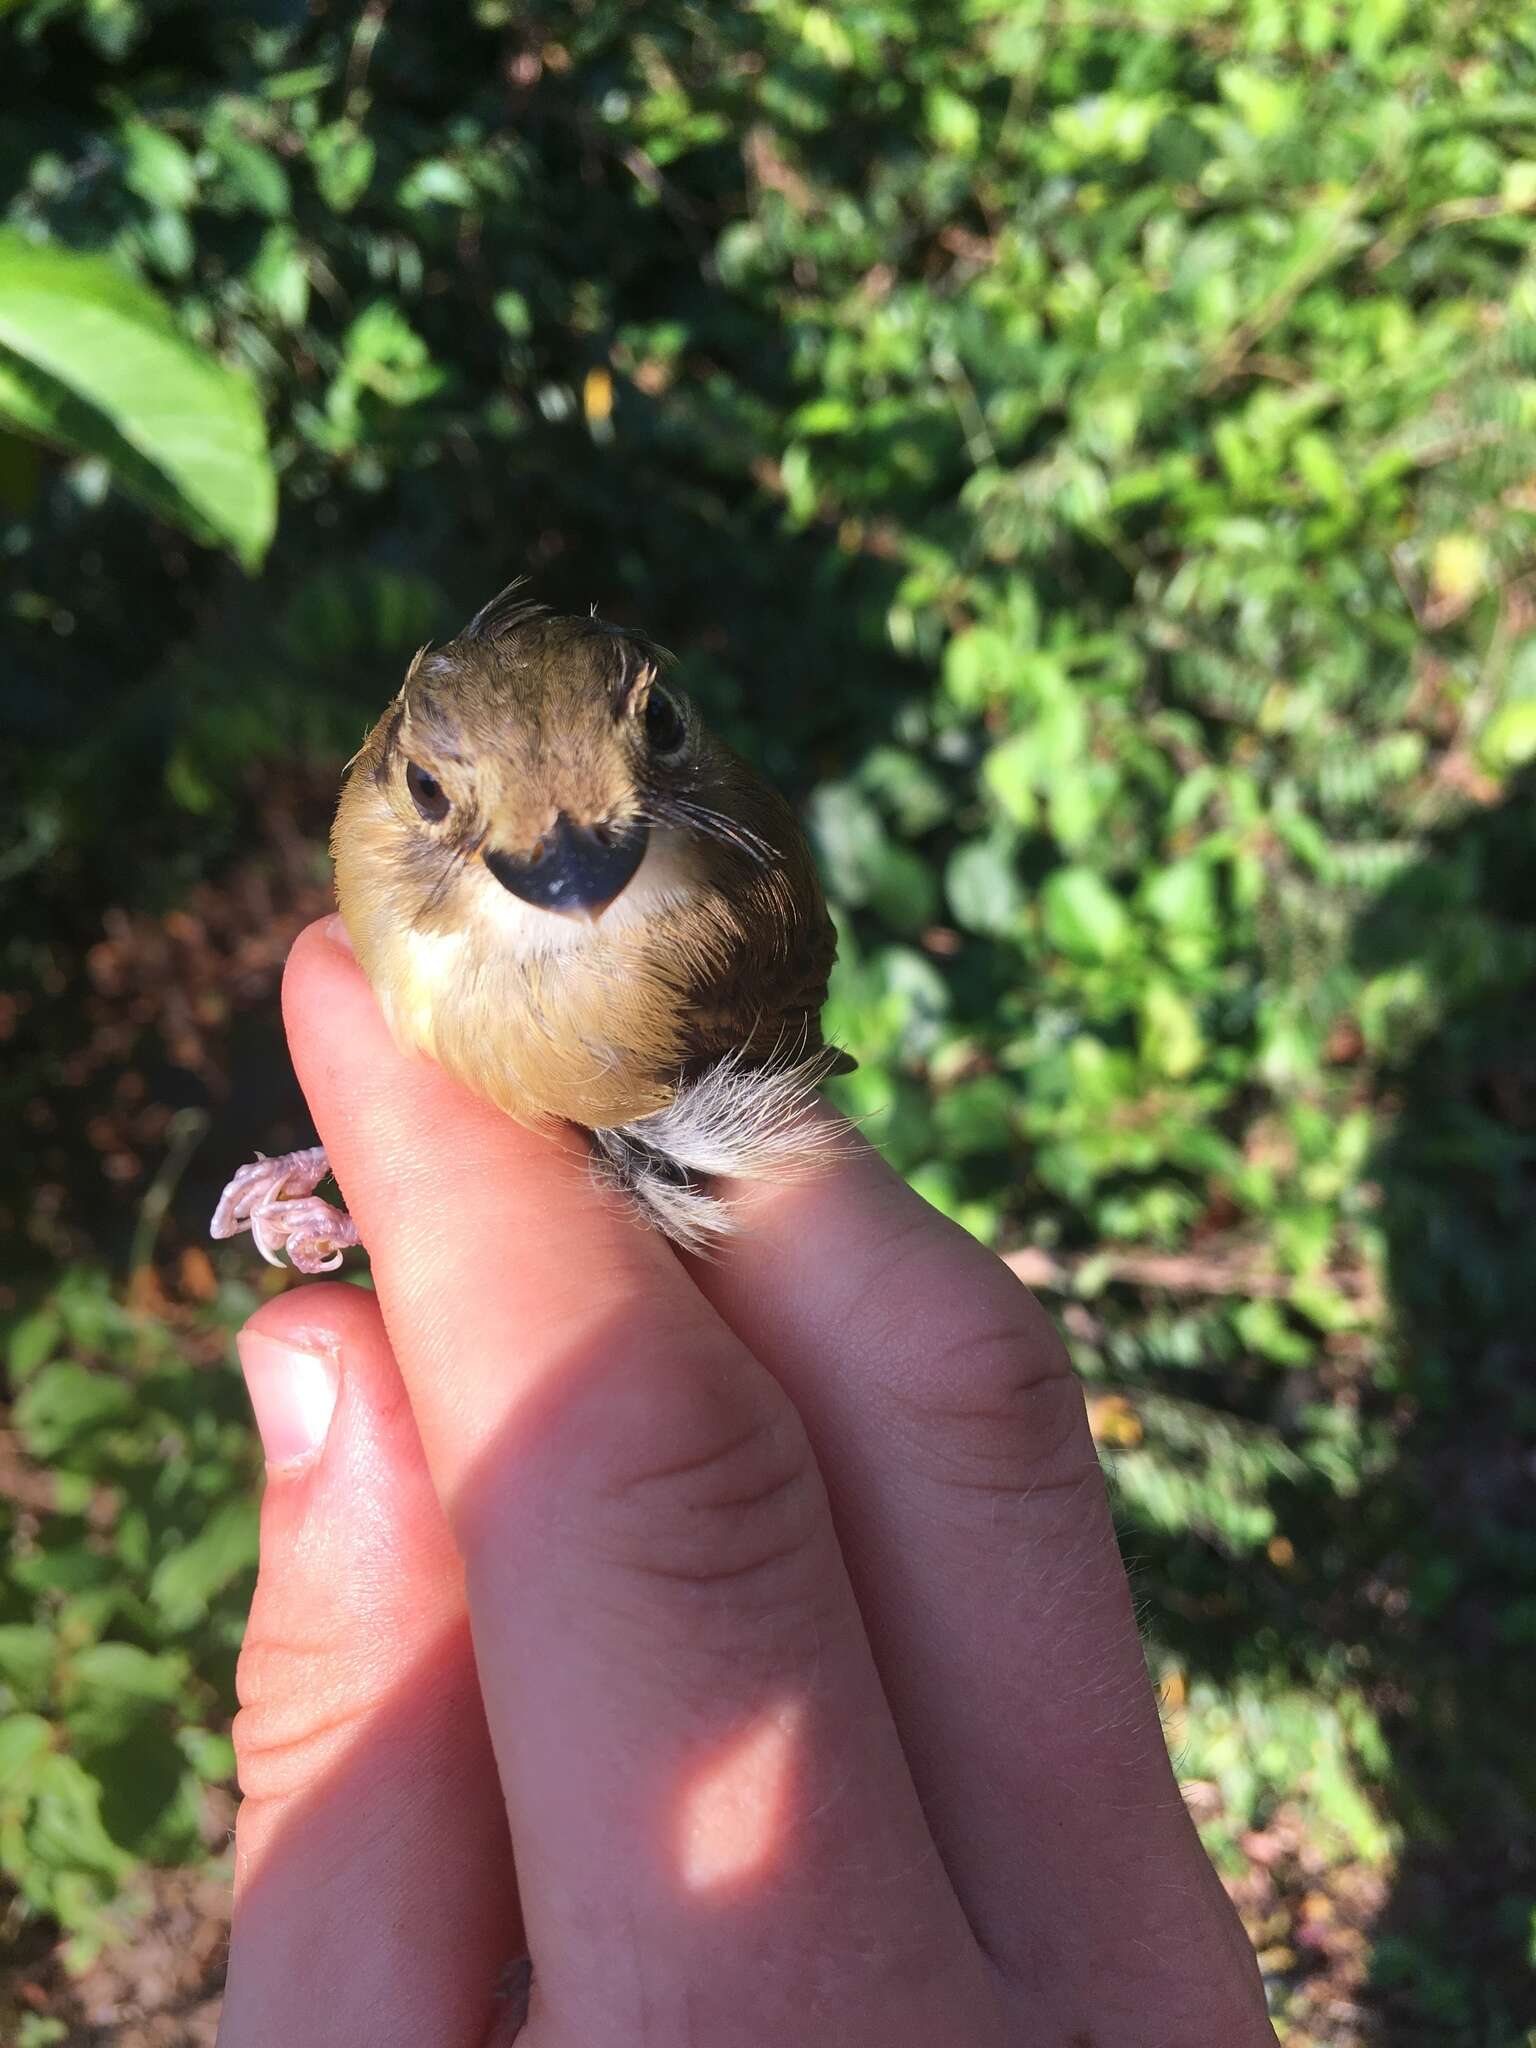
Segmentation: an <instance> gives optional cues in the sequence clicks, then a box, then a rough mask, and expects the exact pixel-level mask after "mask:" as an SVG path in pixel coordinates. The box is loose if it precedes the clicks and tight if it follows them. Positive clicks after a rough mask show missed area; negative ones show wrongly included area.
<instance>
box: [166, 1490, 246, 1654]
mask: <svg viewBox="0 0 1536 2048" xmlns="http://www.w3.org/2000/svg"><path fill="white" fill-rule="evenodd" d="M256 1527H257V1506H256V1502H255V1501H254V1500H247V1499H237V1500H230V1501H225V1502H224V1504H223V1505H222V1506H221V1507H218V1508H216V1509H215V1510H214V1512H213V1513H212V1514H211V1515H210V1516H209V1518H208V1520H207V1522H206V1523H204V1525H203V1527H202V1528H201V1529H199V1530H198V1532H197V1534H196V1535H195V1536H193V1537H192V1538H191V1539H190V1540H189V1541H188V1542H186V1543H183V1544H182V1545H181V1546H180V1547H179V1548H177V1549H174V1550H169V1551H167V1553H166V1554H165V1556H164V1557H163V1558H162V1559H161V1560H160V1562H159V1564H158V1565H157V1566H156V1567H155V1571H154V1576H153V1577H152V1578H151V1580H150V1582H149V1597H150V1599H151V1600H152V1601H153V1602H154V1604H155V1606H156V1607H158V1608H159V1610H160V1612H161V1613H162V1614H163V1615H164V1616H165V1619H166V1622H167V1623H168V1625H169V1626H170V1627H172V1628H176V1629H181V1628H188V1627H190V1626H191V1625H192V1624H193V1623H194V1622H196V1621H197V1620H199V1619H200V1618H201V1617H202V1616H203V1615H204V1614H206V1612H207V1611H208V1603H209V1601H210V1600H211V1599H212V1598H213V1596H214V1595H215V1594H216V1593H220V1592H222V1591H223V1589H224V1588H225V1587H226V1586H227V1585H229V1584H230V1583H231V1581H232V1580H234V1579H236V1578H237V1577H238V1576H239V1575H240V1573H242V1572H244V1571H247V1570H249V1569H250V1568H251V1567H252V1566H254V1564H255V1562H256Z"/></svg>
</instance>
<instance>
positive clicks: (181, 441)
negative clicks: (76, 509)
mask: <svg viewBox="0 0 1536 2048" xmlns="http://www.w3.org/2000/svg"><path fill="white" fill-rule="evenodd" d="M0 414H5V415H8V416H9V417H10V418H11V419H13V420H15V422H16V423H17V424H18V425H19V426H21V427H24V428H26V429H27V430H28V431H29V432H32V433H36V434H40V435H42V436H43V437H45V438H46V439H49V440H53V441H57V442H60V443H61V444H62V445H63V446H65V447H67V448H73V449H76V450H78V451H79V452H80V453H82V454H88V455H98V456H101V457H103V458H105V460H106V461H107V462H108V464H109V465H110V467H111V469H112V473H113V476H114V478H115V480H116V481H117V482H118V483H120V484H121V485H122V487H123V488H124V489H125V490H127V491H129V492H130V493H132V494H133V495H134V496H136V497H138V498H140V499H141V500H142V501H144V502H145V503H147V504H149V505H151V506H152V507H153V508H154V509H155V510H156V511H158V512H161V513H163V514H164V515H165V516H166V517H167V518H170V519H173V520H174V521H175V522H176V523H177V524H178V525H181V526H182V527H184V528H185V529H186V530H187V531H188V532H190V533H192V534H194V535H195V536H196V537H198V538H200V539H206V540H210V541H216V542H222V543H223V544H225V545H227V546H228V547H230V548H231V549H232V550H233V551H234V552H235V554H237V555H238V556H239V558H240V560H241V561H242V562H243V563H244V564H245V566H246V567H247V568H254V567H255V566H256V564H257V563H258V562H259V561H260V560H261V558H262V556H263V555H264V554H265V553H266V549H267V545H268V543H269V541H270V540H271V538H272V530H273V526H274V523H275V519H276V504H277V497H276V482H275V479H274V476H273V472H272V465H271V462H270V460H269V459H268V455H267V447H266V435H265V432H264V429H263V427H262V421H261V413H260V409H259V407H258V405H257V403H256V396H255V393H254V391H253V390H252V388H251V385H250V383H249V381H248V380H247V379H246V378H245V377H244V376H243V375H242V374H241V373H239V372H238V371H234V370H230V369H227V368H226V367H225V366H224V365H223V364H222V363H220V362H218V361H217V360H216V359H214V358H212V357H210V356H209V355H208V354H207V353H206V351H202V350H199V349H197V348H195V347H194V346H193V344H192V343H191V342H190V341H188V340H187V339H186V338H185V337H184V336H183V335H182V334H181V333H180V332H179V331H178V330H177V328H176V326H175V324H174V322H173V321H172V319H171V316H170V314H169V312H168V311H167V309H166V308H165V306H163V305H162V304H161V302H160V301H159V300H158V299H157V298H155V296H154V295H153V294H152V293H151V292H149V291H147V290H146V289H145V287H144V286H143V285H141V284H137V283H135V282H134V280H133V279H131V278H129V277H127V276H125V275H124V274H123V273H122V272H121V271H119V270H117V269H116V268H115V267H114V266H113V265H112V264H110V263H108V262H106V261H105V260H104V259H103V258H101V257H98V256H79V255H76V254H74V253H73V252H72V251H70V250H66V249H59V248H55V247H52V246H49V245H46V244H42V243H36V242H30V241H28V240H26V238H25V237H23V236H21V235H18V234H16V233H14V232H13V231H10V230H0Z"/></svg>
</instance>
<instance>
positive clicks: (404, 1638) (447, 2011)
mask: <svg viewBox="0 0 1536 2048" xmlns="http://www.w3.org/2000/svg"><path fill="white" fill-rule="evenodd" d="M239 1351H240V1361H241V1366H242V1368H243V1370H244V1372H245V1375H246V1383H247V1386H248V1388H249V1390H250V1395H251V1404H252V1407H253V1408H254V1410H255V1413H256V1420H257V1426H258V1429H259V1430H260V1433H261V1438H262V1445H263V1448H264V1450H265V1451H266V1455H267V1489H266V1494H265V1498H264V1500H263V1502H262V1515H261V1567H260V1575H259V1578H258V1581H257V1587H256V1595H255V1599H254V1601H253V1603H252V1607H251V1617H250V1624H249V1628H248V1630H247V1633H246V1638H245V1645H244V1648H243V1650H242V1652H241V1657H240V1668H239V1675H238V1681H237V1683H238V1690H239V1694H240V1699H241V1703H242V1704H241V1711H240V1713H239V1715H238V1716H237V1718H236V1721H235V1731H234V1732H235V1751H236V1757H237V1760H238V1765H239V1777H240V1789H241V1794H242V1805H241V1808H240V1813H239V1818H238V1823H237V1826H236V1832H235V1867H236V1877H235V1920H234V1928H233V1932H232V1936H231V1944H230V1964H229V1978H228V1988H227V1991H226V1994H225V2005H224V2015H223V2020H222V2024H221V2027H220V2033H219V2040H220V2044H221V2048H246V2044H250V2048H256V2044H258V2043H260V2044H262V2048H269V2044H270V2043H271V2042H273V2041H282V2042H284V2043H287V2044H291V2048H304V2044H306V2043H309V2042H317V2043H318V2042H320V2041H324V2042H325V2043H326V2044H327V2048H351V2044H353V2043H354V2042H355V2043H357V2044H359V2048H361V2044H362V2043H363V2042H365V2041H366V2042H367V2043H368V2044H369V2048H384V2044H389V2043H394V2042H399V2043H401V2044H404V2043H406V2042H411V2043H417V2042H420V2041H423V2040H431V2041H434V2042H442V2043H444V2044H449V2048H452V2044H457V2043H461V2042H462V2043H464V2044H465V2048H469V2044H478V2043H480V2042H481V2041H483V2039H484V2038H485V2035H486V2031H487V2027H488V2025H489V2023H490V2020H491V2017H492V2015H493V2010H494V1999H495V1992H496V1984H497V1977H498V1973H499V1972H500V1971H501V1970H502V1967H503V1966H504V1965H505V1964H506V1962H507V1961H508V1959H509V1958H511V1957H513V1956H515V1955H517V1954H518V1953H519V1951H520V1947H521V1940H522V1937H521V1932H520V1928H519V1924H518V1917H517V1909H516V1892H515V1886H514V1883H513V1878H512V1871H511V1855H510V1849H509V1845H508V1842H507V1839H506V1823H505V1819H504V1808H503V1803H502V1799H501V1793H500V1788H499V1786H498V1784H497V1780H496V1771H495V1764H494V1762H493V1760H492V1756H491V1750H490V1744H489V1740H488V1738H487V1735H486V1731H485V1722H484V1716H483V1712H482V1709H481V1705H480V1694H479V1687H478V1684H477V1681H476V1676H475V1667H474V1657H473V1652H472V1650H471V1647H470V1641H469V1629H468V1622H467V1619H466V1616H465V1610H464V1601H463V1590H462V1578H461V1572H460V1567H459V1563H458V1559H457V1556H456V1554H455V1552H454V1547H453V1544H452V1541H451V1539H450V1537H449V1534H448V1529H447V1525H446V1523H445V1522H444V1520H443V1516H442V1512H441V1510H440V1508H439V1506H438V1503H437V1497H436V1495H435V1493H434V1492H433V1489H432V1485H431V1482H430V1480H429V1478H428V1476H427V1471H426V1466H425V1462H424V1460H423V1457H422V1452H421V1444H420V1441H419V1439H418V1437H417V1434H416V1426H415V1423H414V1421H413V1419H412V1416H411V1411H410V1406H409V1403H408V1402H407V1400H406V1396H405V1391H404V1388H403V1387H402V1385H401V1382H400V1376H399V1371H398V1368H397V1367H396V1365H395V1361H394V1357H393V1354H392V1352H391V1350H390V1346H389V1340H388V1338H387V1336H386V1334H385V1331H384V1326H383V1322H382V1319H381V1317H380V1315H379V1309H378V1304H377V1302H376V1301H375V1300H374V1298H373V1296H372V1295H370V1294H367V1293H364V1292H362V1291H361V1290H359V1289H357V1288H353V1287H346V1286H340V1285H331V1286H318V1287H307V1288H302V1289H299V1290H297V1291H295V1292H293V1293H290V1294H287V1295H284V1296H283V1297H281V1299H279V1300H277V1301H274V1302H270V1303H268V1304H267V1305H266V1306H265V1307H264V1308H262V1309H261V1310H260V1311H259V1312H258V1314H257V1315H256V1316H254V1317H253V1318H252V1320H251V1321H250V1322H249V1323H248V1324H247V1325H246V1327H245V1329H244V1330H243V1331H242V1332H241V1334H240V1338H239ZM322 1985H323V1986H324V1994H323V1997H321V1996H317V1993H318V1992H319V1990H320V1987H321V1986H322Z"/></svg>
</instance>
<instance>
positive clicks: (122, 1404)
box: [15, 1359, 133, 1458]
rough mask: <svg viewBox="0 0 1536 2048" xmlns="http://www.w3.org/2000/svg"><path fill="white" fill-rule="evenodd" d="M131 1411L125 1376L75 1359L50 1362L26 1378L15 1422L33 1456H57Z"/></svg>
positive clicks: (130, 1397)
mask: <svg viewBox="0 0 1536 2048" xmlns="http://www.w3.org/2000/svg"><path fill="white" fill-rule="evenodd" d="M132 1412H133V1390H132V1388H131V1387H129V1386H128V1384H127V1382H126V1381H124V1380H119V1379H113V1378H112V1377H111V1376H110V1375H109V1374H107V1373H102V1372H89V1371H87V1370H86V1368H85V1367H84V1366H83V1365H77V1364H76V1363H75V1362H74V1361H73V1360H72V1359H64V1360H60V1361H59V1362H58V1363H56V1364H54V1365H46V1366H44V1367H43V1368H42V1370H41V1371H40V1372H38V1373H37V1374H36V1375H35V1376H34V1377H33V1378H32V1379H30V1380H28V1382H27V1384H26V1385H25V1387H23V1389H22V1391H21V1395H20V1398H19V1399H18V1401H17V1403H16V1410H15V1413H16V1425H17V1428H18V1429H19V1430H20V1432H21V1437H22V1441H23V1442H24V1443H25V1444H26V1446H27V1448H28V1450H29V1451H31V1452H32V1454H33V1456H34V1457H39V1458H53V1457H57V1456H58V1454H59V1453H60V1452H61V1451H64V1450H67V1449H68V1448H70V1447H71V1446H73V1445H75V1444H77V1443H79V1442H80V1441H81V1440H82V1439H84V1438H86V1437H89V1436H92V1435H93V1434H94V1433H95V1432H96V1431H98V1430H100V1429H102V1428H104V1427H106V1426H107V1425H109V1424H111V1423H116V1422H121V1421H122V1420H124V1418H125V1417H127V1416H129V1415H131V1414H132Z"/></svg>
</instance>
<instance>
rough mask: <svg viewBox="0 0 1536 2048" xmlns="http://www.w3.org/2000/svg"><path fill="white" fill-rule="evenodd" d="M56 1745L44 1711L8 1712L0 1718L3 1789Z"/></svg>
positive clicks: (0, 1788) (10, 1786)
mask: <svg viewBox="0 0 1536 2048" xmlns="http://www.w3.org/2000/svg"><path fill="white" fill-rule="evenodd" d="M52 1748H53V1729H52V1728H51V1727H50V1726H49V1724H48V1723H47V1722H46V1721H45V1720H44V1719H43V1717H42V1715H41V1714H7V1715H6V1716H5V1717H4V1718H3V1719H0V1792H10V1791H12V1790H13V1789H14V1787H15V1785H16V1783H17V1781H18V1780H19V1779H23V1778H25V1777H26V1776H27V1774H28V1772H29V1771H30V1770H31V1769H32V1767H33V1766H34V1765H35V1764H36V1763H37V1761H38V1759H39V1758H41V1757H45V1756H47V1755H48V1753H49V1752H50V1751H51V1750H52Z"/></svg>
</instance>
